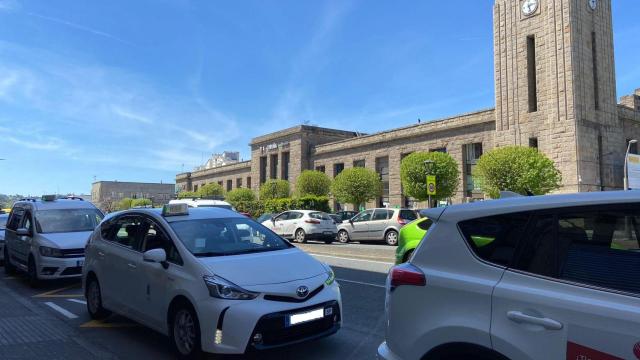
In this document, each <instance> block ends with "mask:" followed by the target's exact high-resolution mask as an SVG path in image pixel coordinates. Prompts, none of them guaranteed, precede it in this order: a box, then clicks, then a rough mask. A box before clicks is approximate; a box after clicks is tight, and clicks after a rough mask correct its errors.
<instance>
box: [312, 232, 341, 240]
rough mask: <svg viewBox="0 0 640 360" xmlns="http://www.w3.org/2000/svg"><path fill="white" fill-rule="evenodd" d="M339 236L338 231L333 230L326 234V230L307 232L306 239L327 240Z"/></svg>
mask: <svg viewBox="0 0 640 360" xmlns="http://www.w3.org/2000/svg"><path fill="white" fill-rule="evenodd" d="M336 236H338V233H337V232H332V233H331V234H325V233H324V232H319V233H310V234H306V236H305V239H307V240H327V239H332V240H333V239H335V238H336Z"/></svg>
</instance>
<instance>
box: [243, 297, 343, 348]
mask: <svg viewBox="0 0 640 360" xmlns="http://www.w3.org/2000/svg"><path fill="white" fill-rule="evenodd" d="M320 307H322V308H325V309H326V308H328V307H332V308H333V315H332V316H325V317H324V318H322V319H318V320H314V321H309V322H306V323H302V324H298V325H293V326H290V327H286V326H285V322H286V318H287V316H288V315H291V314H295V313H300V312H304V311H306V310H313V309H317V308H320ZM340 319H341V315H340V307H339V306H338V302H336V301H329V302H325V303H322V304H318V305H313V306H308V307H306V308H300V309H295V310H290V311H284V312H279V313H273V314H268V315H265V316H263V317H261V318H260V320H258V323H257V324H256V327H255V329H254V331H253V334H252V335H251V338H252V339H253V337H254V336H255V334H257V333H260V334H262V342H261V343H259V344H256V343H253V342H252V343H251V346H253V347H254V348H256V349H266V348H272V347H278V346H282V345H287V344H291V343H296V342H300V341H303V340H307V339H311V338H316V337H321V336H325V335H329V334H330V333H332V332H335V331H337V329H338V327H339V326H340Z"/></svg>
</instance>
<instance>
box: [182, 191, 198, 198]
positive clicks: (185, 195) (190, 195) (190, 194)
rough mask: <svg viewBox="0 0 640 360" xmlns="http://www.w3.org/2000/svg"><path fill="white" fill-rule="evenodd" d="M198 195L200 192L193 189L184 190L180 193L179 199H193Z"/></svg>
mask: <svg viewBox="0 0 640 360" xmlns="http://www.w3.org/2000/svg"><path fill="white" fill-rule="evenodd" d="M197 197H198V193H196V192H193V191H182V192H179V193H178V199H193V198H197Z"/></svg>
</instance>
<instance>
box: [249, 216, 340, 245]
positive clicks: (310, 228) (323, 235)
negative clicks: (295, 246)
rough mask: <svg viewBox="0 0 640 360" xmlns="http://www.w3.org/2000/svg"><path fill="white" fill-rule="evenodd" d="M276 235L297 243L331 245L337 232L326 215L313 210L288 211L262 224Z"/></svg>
mask: <svg viewBox="0 0 640 360" xmlns="http://www.w3.org/2000/svg"><path fill="white" fill-rule="evenodd" d="M262 225H264V226H266V227H267V228H269V229H270V230H273V231H274V232H275V233H276V234H278V235H280V236H282V237H284V238H287V239H293V240H295V241H297V242H299V243H304V242H307V240H322V241H324V242H325V243H326V244H331V243H332V242H333V241H334V240H335V238H336V234H337V232H338V229H337V227H336V223H335V222H334V221H333V219H332V218H331V217H330V216H329V214H327V213H323V212H320V211H315V210H289V211H285V212H283V213H281V214H278V215H276V216H274V217H273V218H271V219H269V220H266V221H264V222H262Z"/></svg>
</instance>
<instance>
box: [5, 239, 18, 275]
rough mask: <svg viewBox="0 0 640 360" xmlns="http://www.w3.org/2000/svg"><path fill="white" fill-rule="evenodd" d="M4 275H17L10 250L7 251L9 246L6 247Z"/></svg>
mask: <svg viewBox="0 0 640 360" xmlns="http://www.w3.org/2000/svg"><path fill="white" fill-rule="evenodd" d="M4 273H5V274H7V275H15V274H16V267H15V266H13V264H12V263H11V261H10V260H9V250H8V249H7V245H6V244H5V246H4Z"/></svg>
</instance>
